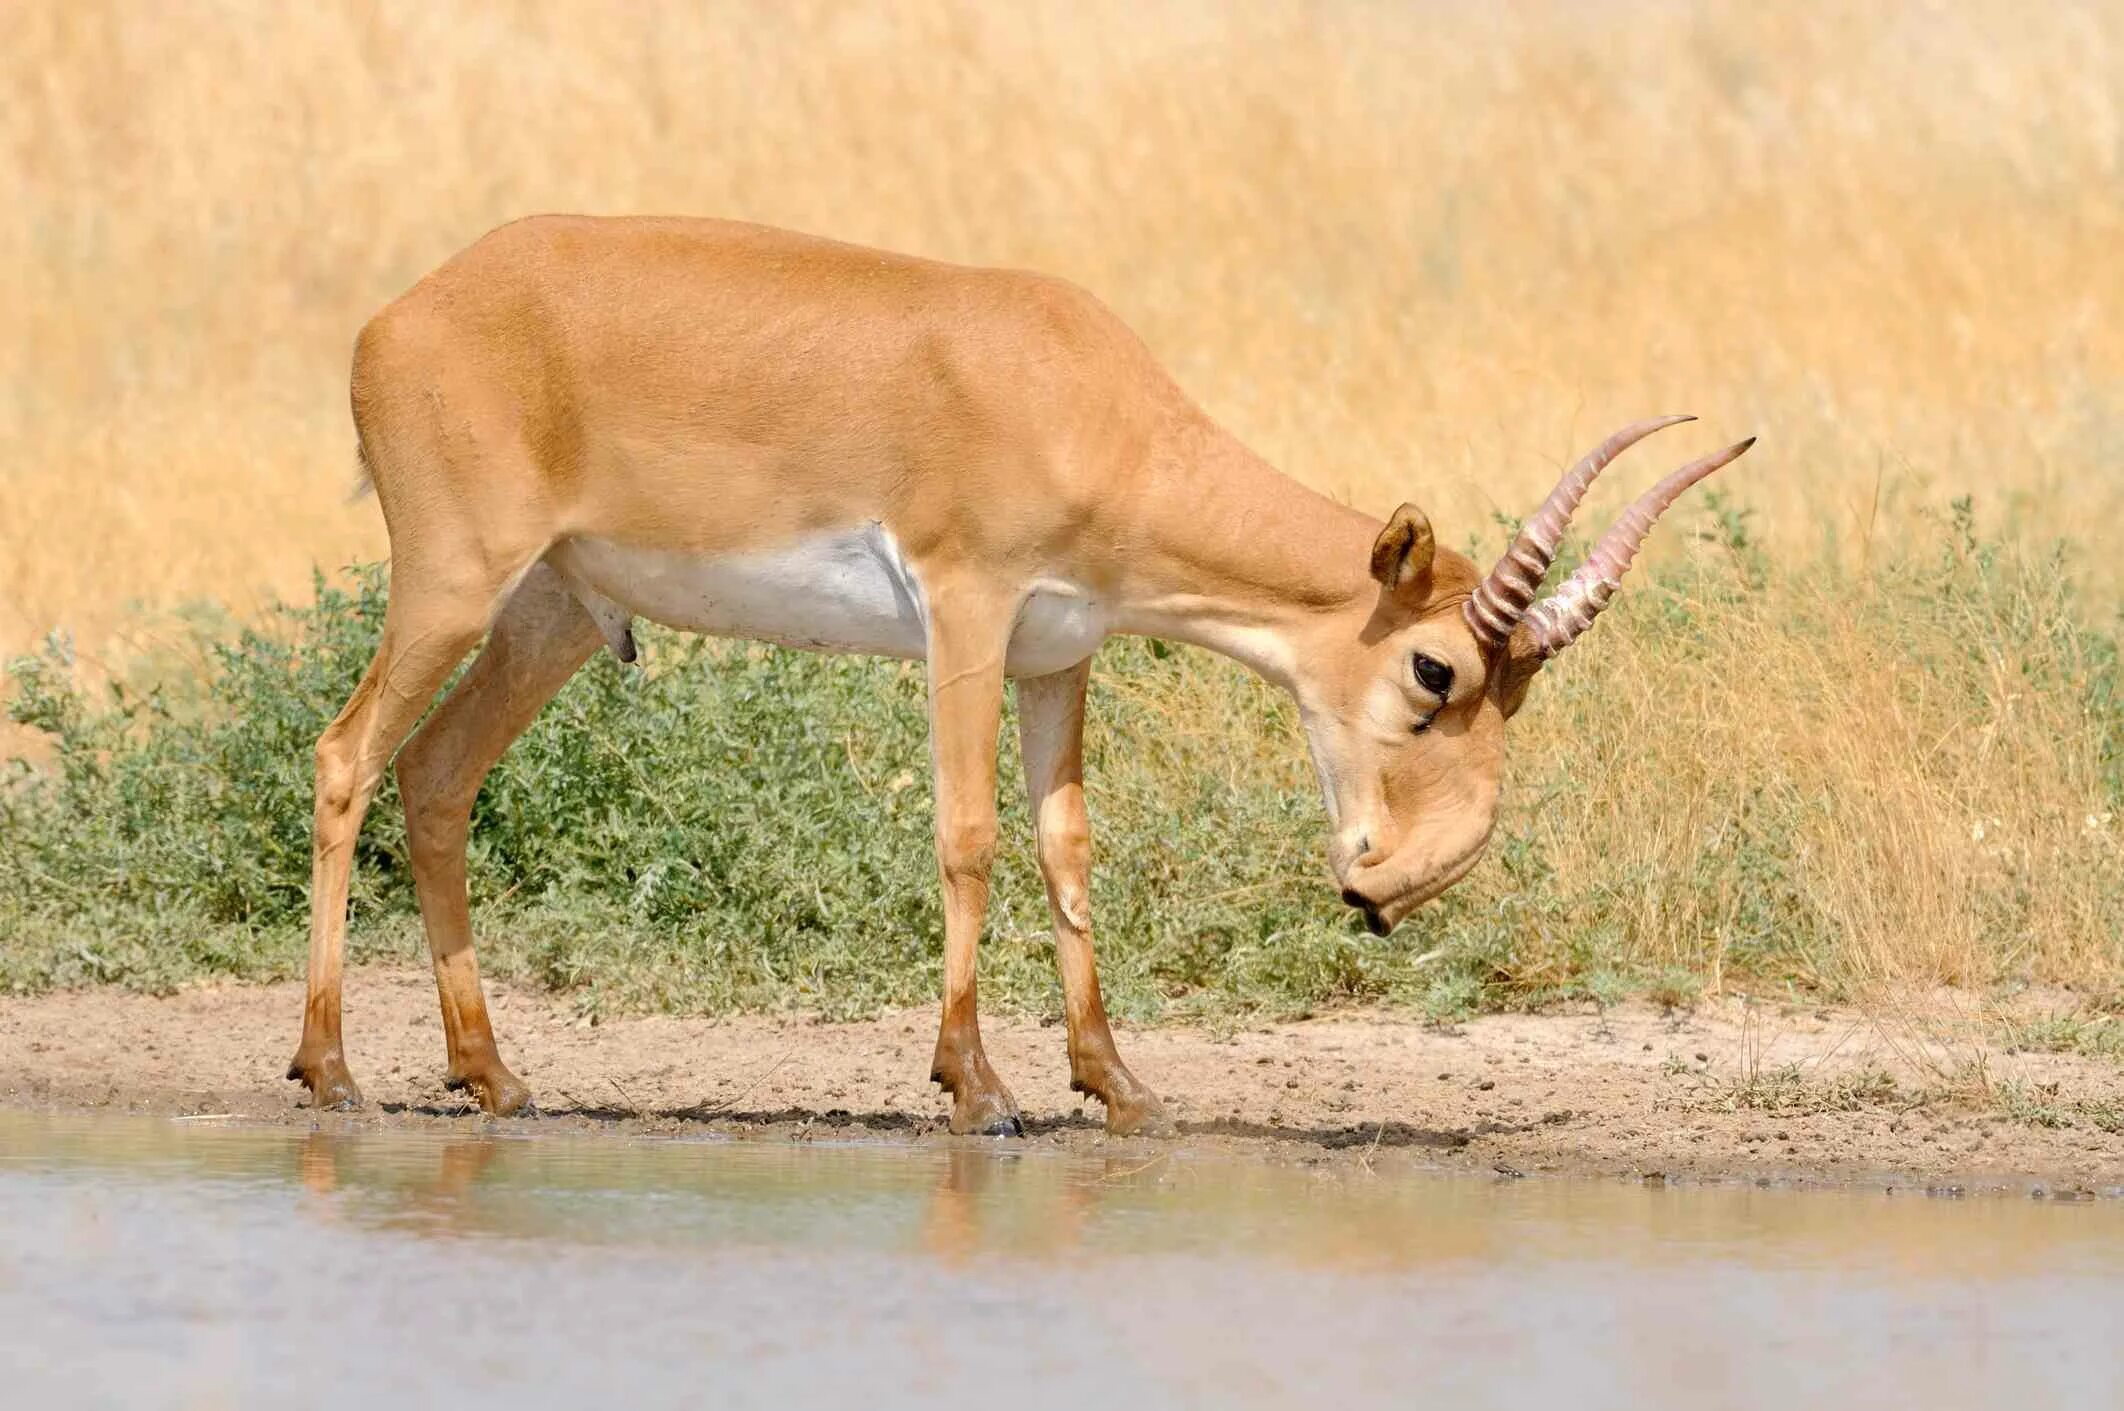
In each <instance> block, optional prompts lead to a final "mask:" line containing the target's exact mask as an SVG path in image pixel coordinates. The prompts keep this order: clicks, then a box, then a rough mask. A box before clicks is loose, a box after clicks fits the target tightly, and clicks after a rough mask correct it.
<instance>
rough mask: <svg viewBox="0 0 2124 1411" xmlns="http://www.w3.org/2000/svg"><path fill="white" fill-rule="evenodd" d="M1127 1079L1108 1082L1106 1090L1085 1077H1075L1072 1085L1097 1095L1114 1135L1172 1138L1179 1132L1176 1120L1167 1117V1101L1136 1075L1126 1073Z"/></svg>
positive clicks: (1110, 1133) (1073, 1087)
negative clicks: (1164, 1101) (1143, 1083)
mask: <svg viewBox="0 0 2124 1411" xmlns="http://www.w3.org/2000/svg"><path fill="white" fill-rule="evenodd" d="M1124 1079H1125V1081H1122V1082H1108V1083H1106V1084H1104V1085H1103V1086H1104V1087H1105V1088H1106V1091H1104V1092H1101V1091H1100V1090H1099V1087H1097V1086H1094V1085H1093V1084H1092V1083H1091V1082H1089V1081H1087V1080H1085V1079H1082V1078H1072V1079H1071V1080H1070V1084H1069V1086H1070V1088H1071V1089H1072V1090H1074V1091H1076V1092H1080V1093H1083V1094H1084V1095H1085V1096H1086V1097H1093V1098H1097V1099H1098V1100H1099V1102H1100V1104H1101V1105H1102V1106H1104V1107H1105V1108H1106V1134H1107V1135H1108V1136H1111V1137H1170V1136H1176V1135H1178V1130H1179V1129H1178V1128H1176V1127H1174V1126H1173V1119H1172V1118H1170V1117H1168V1116H1166V1114H1165V1104H1164V1103H1162V1102H1160V1101H1158V1095H1157V1094H1156V1093H1154V1092H1152V1091H1151V1090H1150V1089H1149V1088H1146V1087H1144V1086H1143V1085H1142V1084H1141V1083H1139V1082H1137V1081H1136V1080H1135V1079H1134V1078H1133V1077H1127V1075H1124Z"/></svg>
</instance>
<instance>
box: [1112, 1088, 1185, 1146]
mask: <svg viewBox="0 0 2124 1411" xmlns="http://www.w3.org/2000/svg"><path fill="white" fill-rule="evenodd" d="M1106 1132H1107V1135H1108V1136H1114V1137H1171V1136H1177V1135H1179V1129H1178V1128H1176V1127H1175V1126H1173V1119H1172V1118H1170V1117H1168V1116H1166V1115H1165V1106H1164V1104H1163V1103H1161V1102H1159V1101H1158V1099H1156V1098H1154V1097H1152V1096H1151V1095H1150V1094H1149V1093H1145V1094H1144V1095H1143V1096H1142V1098H1140V1099H1139V1100H1137V1101H1135V1102H1124V1103H1109V1104H1107V1108H1106Z"/></svg>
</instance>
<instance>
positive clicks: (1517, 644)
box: [1490, 622, 1549, 720]
mask: <svg viewBox="0 0 2124 1411" xmlns="http://www.w3.org/2000/svg"><path fill="white" fill-rule="evenodd" d="M1548 659H1549V658H1548V654H1547V653H1545V652H1543V651H1542V649H1541V647H1540V645H1539V644H1538V643H1536V642H1535V640H1534V633H1533V632H1532V631H1531V630H1530V629H1529V628H1528V627H1527V625H1526V624H1525V623H1524V622H1522V623H1520V624H1519V626H1517V627H1515V628H1513V629H1512V635H1511V636H1510V637H1507V638H1506V639H1505V649H1504V651H1502V652H1500V653H1499V654H1498V658H1497V666H1496V670H1495V674H1494V675H1492V676H1491V678H1490V694H1491V695H1492V696H1493V697H1494V698H1495V699H1496V701H1497V707H1498V709H1499V710H1502V711H1503V712H1504V718H1505V719H1507V720H1510V719H1511V718H1512V717H1513V716H1515V715H1517V714H1519V708H1520V707H1521V706H1523V705H1525V704H1526V701H1527V688H1528V687H1529V686H1532V685H1533V684H1534V678H1535V677H1536V676H1538V675H1540V674H1541V668H1542V665H1543V663H1545V662H1547V661H1548Z"/></svg>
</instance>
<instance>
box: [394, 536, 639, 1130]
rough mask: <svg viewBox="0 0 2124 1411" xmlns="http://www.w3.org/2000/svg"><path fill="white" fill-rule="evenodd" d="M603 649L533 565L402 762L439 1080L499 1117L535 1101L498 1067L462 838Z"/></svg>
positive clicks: (547, 572)
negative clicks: (497, 776)
mask: <svg viewBox="0 0 2124 1411" xmlns="http://www.w3.org/2000/svg"><path fill="white" fill-rule="evenodd" d="M601 640H602V639H601V636H600V633H599V630H598V627H597V624H596V623H595V622H594V621H593V620H592V619H591V617H590V615H589V614H588V613H586V612H585V611H584V610H583V608H582V607H581V606H580V605H579V604H578V603H577V602H576V600H575V598H574V596H573V595H572V594H570V593H569V591H568V589H567V587H566V586H565V585H564V584H563V583H562V582H561V579H560V575H559V574H557V573H555V572H554V571H553V570H552V569H551V568H549V567H547V566H546V565H545V564H543V563H541V564H538V565H536V566H534V567H533V568H532V570H531V572H530V573H529V574H527V575H526V576H525V578H524V581H523V582H522V583H521V584H520V585H519V586H518V587H517V589H516V592H515V593H514V594H512V595H511V596H510V598H509V602H508V605H507V606H506V607H504V608H503V609H502V611H501V615H500V616H499V617H498V618H496V619H495V622H494V631H493V633H492V634H491V635H490V636H489V637H488V638H487V645H486V646H485V647H484V648H483V649H481V651H480V654H479V657H478V659H477V660H475V661H474V662H473V663H472V669H471V670H470V671H468V672H466V673H465V677H464V679H463V680H462V681H460V682H458V683H457V685H456V687H455V688H454V689H452V690H451V692H450V694H449V697H448V698H447V699H445V700H444V701H443V703H442V707H441V709H439V710H437V711H436V712H435V716H434V718H433V719H431V720H430V721H428V723H427V724H426V725H423V726H422V727H421V728H420V732H419V733H418V734H416V735H415V736H414V737H413V738H412V740H411V741H410V742H409V743H408V744H407V745H406V747H405V750H404V751H403V752H402V753H401V754H400V755H399V757H398V791H399V794H400V796H401V797H402V798H403V799H404V800H405V805H406V836H407V839H408V841H409V843H410V844H411V849H412V854H413V885H414V889H415V891H416V892H418V894H419V896H420V918H421V922H422V924H423V926H424V927H425V928H426V930H427V933H428V950H429V953H430V954H431V955H432V956H433V957H434V960H435V988H436V990H437V992H438V994H439V995H440V997H441V1000H442V1020H443V1039H444V1041H445V1043H446V1044H447V1045H448V1049H449V1067H448V1068H447V1069H446V1070H445V1074H446V1076H445V1078H444V1082H445V1083H446V1084H448V1085H449V1086H450V1087H451V1088H459V1089H470V1090H471V1091H472V1093H473V1095H474V1096H475V1097H477V1098H478V1099H479V1104H480V1106H481V1107H483V1108H485V1109H486V1110H487V1111H489V1112H492V1113H496V1114H498V1115H501V1116H508V1115H509V1114H511V1113H515V1112H520V1111H522V1110H523V1109H524V1108H525V1107H526V1106H528V1105H529V1104H530V1101H531V1093H530V1090H529V1089H527V1088H525V1086H524V1085H523V1084H522V1083H521V1082H520V1081H518V1079H517V1077H516V1075H515V1074H514V1073H511V1072H510V1071H509V1069H508V1065H506V1064H504V1063H503V1062H502V1060H501V1054H500V1052H499V1051H498V1050H497V1049H496V1047H495V1044H494V1030H493V1027H492V1026H491V1025H490V1024H489V1022H488V1019H487V1000H486V995H485V994H484V992H483V991H482V990H481V988H480V983H479V961H478V959H477V958H476V957H475V955H474V954H473V949H472V913H471V907H470V904H469V902H468V901H467V898H466V894H465V838H466V834H467V833H468V831H469V830H470V827H471V821H472V805H473V802H474V800H476V799H477V798H478V796H479V789H480V785H481V783H482V782H483V781H484V780H485V779H486V777H487V773H488V771H489V770H491V769H493V767H494V765H495V763H496V762H497V761H498V760H500V758H501V757H502V755H503V753H504V752H505V751H507V749H508V748H509V746H510V744H511V743H512V742H514V741H515V739H516V737H517V736H519V735H521V734H522V733H523V732H524V730H525V728H526V727H528V726H529V725H530V724H531V722H532V720H533V719H534V718H536V716H537V715H538V712H539V711H540V709H541V708H543V707H544V706H545V704H546V702H547V701H549V700H551V699H552V698H553V695H554V693H555V692H556V691H558V690H560V688H561V687H562V686H564V685H566V684H567V681H568V678H569V677H571V676H573V675H574V674H575V673H576V671H577V670H578V669H579V668H580V667H581V666H582V664H583V662H584V661H586V660H587V659H588V658H589V657H590V655H591V653H593V652H595V651H596V650H597V647H598V644H599V642H600V641H601Z"/></svg>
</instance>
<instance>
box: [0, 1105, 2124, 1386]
mask: <svg viewBox="0 0 2124 1411" xmlns="http://www.w3.org/2000/svg"><path fill="white" fill-rule="evenodd" d="M55 1211H62V1212H65V1213H66V1217H67V1218H62V1219H54V1218H52V1216H53V1213H54V1212H55ZM2120 1346H2124V1207H2119V1206H2117V1205H2115V1204H2111V1203H2097V1204H2087V1205H2074V1206H2061V1205H2057V1204H2053V1203H2050V1202H2038V1201H2027V1200H2004V1199H2000V1200H1980V1201H1968V1202H1949V1201H1935V1200H1925V1199H1922V1198H1918V1197H1913V1196H1910V1195H1907V1194H1906V1195H1900V1196H1895V1197H1888V1196H1885V1195H1882V1194H1878V1193H1871V1194H1869V1193H1856V1192H1854V1193H1848V1194H1826V1193H1820V1192H1808V1193H1794V1192H1785V1191H1770V1190H1756V1189H1708V1190H1688V1189H1681V1190H1675V1189H1669V1190H1652V1189H1645V1188H1641V1187H1636V1186H1629V1185H1623V1184H1620V1183H1583V1184H1580V1183H1569V1182H1544V1181H1529V1182H1516V1183H1492V1182H1488V1181H1478V1180H1469V1179H1446V1178H1427V1177H1413V1176H1399V1177H1391V1178H1390V1177H1386V1176H1379V1175H1374V1174H1372V1173H1370V1172H1367V1171H1364V1170H1362V1169H1360V1168H1350V1167H1335V1168H1332V1169H1323V1168H1308V1167H1305V1166H1301V1165H1288V1164H1273V1163H1266V1162H1246V1161H1238V1160H1232V1159H1228V1158H1224V1157H1218V1156H1211V1155H1206V1154H1203V1153H1199V1152H1189V1151H1187V1150H1184V1149H1179V1148H1173V1149H1168V1150H1163V1151H1160V1150H1157V1149H1155V1148H1153V1149H1149V1150H1148V1152H1147V1153H1146V1150H1145V1149H1143V1148H1131V1149H1130V1151H1129V1152H1128V1154H1126V1155H1121V1154H1112V1155H1108V1154H1085V1153H1067V1154H1065V1153H1060V1152H1055V1151H1052V1150H1043V1149H1042V1148H1040V1147H1038V1146H1032V1147H1006V1148H990V1147H985V1146H965V1145H961V1146H952V1145H921V1146H887V1145H876V1146H813V1145H806V1144H767V1143H746V1142H704V1141H676V1140H622V1139H615V1138H609V1137H587V1138H586V1137H545V1138H523V1137H491V1136H467V1137H456V1136H450V1137H436V1136H431V1135H424V1134H405V1133H399V1134H375V1133H372V1134H342V1133H332V1132H325V1131H313V1132H309V1133H303V1134H297V1133H292V1132H288V1131H284V1130H280V1129H271V1130H250V1129H243V1128H216V1129H202V1128H198V1127H190V1126H183V1125H179V1124H174V1123H163V1122H152V1121H144V1120H143V1121H129V1120H117V1119H85V1118H53V1117H36V1116H27V1115H19V1114H7V1113H0V1354H6V1355H8V1356H9V1357H10V1360H11V1362H12V1363H13V1364H15V1365H20V1366H26V1367H27V1368H28V1371H27V1372H25V1373H24V1375H25V1376H27V1377H28V1379H29V1385H30V1386H31V1387H32V1388H37V1387H44V1388H46V1389H59V1388H64V1389H65V1390H66V1391H67V1393H68V1394H67V1396H66V1397H65V1398H64V1399H67V1400H82V1399H89V1400H93V1399H95V1397H93V1396H91V1397H86V1398H84V1397H82V1396H78V1395H75V1394H74V1393H78V1392H81V1391H83V1390H84V1389H87V1390H91V1391H94V1392H95V1393H96V1394H97V1395H99V1396H103V1397H106V1398H107V1399H108V1400H110V1401H111V1402H112V1403H113V1404H122V1403H130V1402H132V1401H134V1400H136V1399H137V1395H138V1394H139V1393H140V1392H141V1391H142V1390H143V1389H150V1388H155V1389H161V1390H163V1391H170V1390H171V1389H172V1388H174V1387H177V1386H179V1385H180V1384H182V1386H183V1387H184V1388H185V1396H184V1397H181V1398H176V1399H179V1400H184V1399H189V1400H193V1401H198V1402H200V1403H201V1404H224V1403H230V1402H238V1401H248V1400H257V1399H270V1398H271V1397H273V1396H276V1395H279V1394H281V1393H284V1392H286V1393H299V1394H301V1395H303V1396H304V1398H305V1399H306V1400H310V1401H312V1402H314V1401H317V1400H319V1399H320V1398H321V1399H322V1400H323V1401H324V1402H326V1403H333V1402H334V1401H335V1399H341V1400H344V1401H345V1402H346V1404H367V1403H366V1402H365V1401H364V1398H369V1399H373V1398H374V1397H377V1396H390V1395H393V1394H395V1393H418V1394H420V1395H422V1396H426V1395H427V1394H428V1393H429V1392H431V1391H432V1390H433V1389H434V1387H435V1386H436V1385H437V1379H438V1378H439V1379H441V1382H442V1383H444V1384H447V1385H448V1386H449V1387H450V1388H451V1390H452V1394H453V1395H454V1396H456V1397H457V1398H458V1399H460V1400H462V1399H465V1398H467V1397H469V1398H471V1399H472V1400H474V1401H479V1400H486V1399H493V1400H497V1401H500V1400H507V1401H509V1403H510V1404H511V1405H512V1407H514V1406H522V1405H527V1404H529V1405H541V1404H559V1403H562V1402H568V1403H569V1404H604V1403H605V1402H606V1401H607V1400H609V1399H610V1396H611V1395H612V1394H613V1392H614V1390H615V1388H616V1387H619V1386H626V1387H628V1388H629V1396H628V1399H629V1400H631V1401H637V1402H639V1401H645V1400H657V1399H672V1400H677V1401H686V1402H691V1401H694V1400H697V1399H698V1398H697V1396H696V1395H695V1394H696V1393H697V1392H698V1391H699V1390H700V1388H701V1387H702V1385H703V1382H702V1381H701V1380H700V1379H701V1378H703V1377H707V1376H711V1375H712V1376H713V1377H714V1378H715V1379H716V1383H715V1384H716V1385H717V1386H718V1387H719V1388H720V1391H719V1395H718V1398H716V1399H717V1400H719V1401H720V1403H721V1404H745V1402H746V1398H747V1397H756V1398H758V1399H760V1400H761V1401H763V1402H774V1403H775V1404H793V1402H792V1398H793V1399H794V1401H795V1402H802V1401H812V1400H818V1401H828V1402H831V1401H848V1400H853V1401H858V1402H861V1403H862V1404H865V1405H889V1404H897V1403H898V1402H900V1401H905V1402H907V1403H908V1404H913V1403H915V1402H922V1403H923V1404H925V1405H926V1404H931V1402H932V1401H933V1398H934V1396H935V1394H936V1393H937V1392H938V1391H939V1390H942V1389H949V1388H955V1387H959V1386H962V1385H964V1386H972V1387H987V1388H988V1389H989V1390H991V1391H993V1390H996V1389H997V1388H1007V1389H1008V1391H1009V1395H1010V1397H1011V1399H1012V1400H1013V1401H1014V1402H1015V1403H1017V1404H1020V1405H1045V1404H1056V1405H1063V1404H1074V1403H1079V1402H1081V1401H1082V1400H1083V1399H1084V1398H1085V1397H1086V1396H1109V1397H1111V1398H1112V1399H1115V1400H1116V1401H1117V1402H1118V1403H1125V1404H1166V1403H1171V1404H1216V1405H1227V1404H1231V1405H1251V1404H1273V1403H1275V1402H1278V1401H1292V1402H1298V1403H1304V1404H1315V1403H1317V1402H1324V1401H1328V1400H1337V1399H1339V1400H1340V1401H1341V1402H1342V1403H1344V1404H1371V1403H1375V1402H1377V1403H1394V1404H1405V1403H1406V1401H1407V1400H1408V1399H1409V1397H1410V1395H1411V1394H1412V1393H1413V1391H1415V1390H1416V1389H1419V1388H1420V1389H1422V1390H1425V1391H1428V1392H1430V1393H1432V1394H1433V1395H1434V1396H1435V1397H1437V1398H1438V1399H1440V1400H1449V1401H1450V1404H1452V1405H1454V1406H1455V1407H1456V1411H1458V1408H1464V1407H1467V1406H1479V1405H1489V1404H1528V1403H1529V1402H1534V1403H1537V1404H1538V1403H1539V1402H1540V1401H1542V1400H1555V1401H1557V1402H1559V1403H1562V1402H1566V1401H1567V1402H1569V1404H1572V1405H1574V1406H1586V1405H1603V1404H1614V1405H1633V1406H1637V1405H1642V1406H1660V1405H1668V1404H1680V1403H1682V1402H1684V1401H1688V1402H1690V1403H1692V1404H1701V1402H1702V1401H1703V1399H1704V1398H1706V1397H1708V1398H1710V1400H1711V1401H1713V1402H1715V1403H1720V1404H1742V1403H1749V1402H1754V1403H1757V1404H1769V1403H1770V1402H1771V1401H1783V1402H1785V1403H1787V1404H1789V1403H1791V1402H1792V1401H1794V1400H1795V1399H1797V1400H1799V1401H1802V1402H1811V1401H1812V1400H1814V1399H1817V1397H1828V1396H1830V1395H1832V1394H1833V1395H1834V1396H1835V1398H1836V1399H1837V1400H1838V1401H1839V1403H1840V1404H1844V1405H1865V1404H1882V1405H1895V1404H1907V1403H1908V1402H1909V1401H1910V1400H1912V1399H1915V1398H1917V1397H1918V1395H1919V1394H1920V1393H1922V1395H1923V1396H1924V1397H1927V1398H1930V1402H1931V1404H1934V1405H1947V1406H1952V1405H1964V1404H1978V1403H1981V1402H1983V1401H1985V1400H1987V1399H1990V1398H1992V1397H1994V1396H2007V1395H2011V1396H2013V1397H2015V1398H2016V1399H2020V1400H2026V1401H2027V1402H2028V1403H2029V1404H2032V1405H2053V1404H2056V1405H2065V1404H2086V1405H2118V1404H2124V1352H2120V1351H2119V1348H2120ZM526 1358H528V1360H526ZM319 1364H324V1365H330V1366H336V1367H338V1368H339V1375H338V1377H337V1378H335V1379H328V1380H325V1381H319V1380H318V1379H316V1378H314V1377H312V1376H310V1372H311V1371H312V1370H313V1369H314V1367H315V1366H317V1365H319ZM40 1369H41V1372H40ZM84 1369H86V1370H84ZM1595 1369H1597V1371H1596V1370H1595ZM1035 1373H1037V1375H1035ZM40 1375H43V1376H46V1377H49V1378H51V1380H49V1381H45V1382H40V1381H39V1376H40ZM83 1376H86V1377H87V1379H88V1380H87V1381H86V1382H83V1381H81V1380H80V1378H81V1377H83ZM924 1388H927V1390H926V1391H924V1390H922V1389H924ZM320 1389H321V1390H320ZM1869 1389H1870V1390H1869ZM1507 1392H1509V1393H1510V1394H1506V1393H1507ZM1875 1393H1877V1397H1876V1396H1875ZM171 1394H172V1395H173V1396H174V1392H172V1393H171ZM1331 1394H1332V1395H1331ZM570 1398H575V1399H574V1400H573V1401H570ZM585 1399H587V1402H586V1400H585ZM24 1404H37V1402H36V1399H35V1398H32V1400H31V1401H30V1402H27V1403H24Z"/></svg>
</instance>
